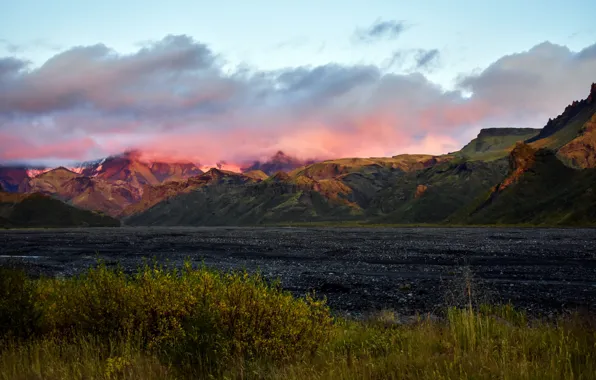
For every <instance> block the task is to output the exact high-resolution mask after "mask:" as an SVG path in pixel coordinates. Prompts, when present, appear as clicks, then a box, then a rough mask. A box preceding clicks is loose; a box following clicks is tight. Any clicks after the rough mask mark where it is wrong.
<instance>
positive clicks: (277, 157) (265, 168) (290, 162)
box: [241, 150, 314, 175]
mask: <svg viewBox="0 0 596 380" xmlns="http://www.w3.org/2000/svg"><path fill="white" fill-rule="evenodd" d="M312 163H314V161H313V160H306V161H303V160H299V159H297V158H295V157H290V156H288V155H286V154H285V153H284V152H282V151H281V150H280V151H278V152H277V153H276V154H274V155H273V156H272V157H271V158H270V159H269V160H267V161H265V162H260V161H255V162H253V163H252V164H251V165H250V166H246V167H243V168H241V171H242V172H249V171H254V170H261V171H262V172H264V173H265V174H267V175H272V174H275V173H276V172H279V171H283V172H289V171H292V170H294V169H297V168H300V167H302V166H305V165H309V164H312Z"/></svg>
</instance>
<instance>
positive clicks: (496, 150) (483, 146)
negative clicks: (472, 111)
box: [457, 128, 540, 161]
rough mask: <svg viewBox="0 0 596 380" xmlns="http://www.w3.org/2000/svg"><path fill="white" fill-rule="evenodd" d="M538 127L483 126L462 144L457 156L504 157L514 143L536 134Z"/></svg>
mask: <svg viewBox="0 0 596 380" xmlns="http://www.w3.org/2000/svg"><path fill="white" fill-rule="evenodd" d="M539 132H540V129H532V128H485V129H482V130H480V133H479V134H478V136H477V137H476V138H475V139H473V140H472V141H470V142H469V143H468V144H467V145H466V146H464V147H463V148H462V149H461V150H460V151H459V152H457V155H458V156H461V157H467V158H470V159H475V160H485V161H486V160H491V159H499V158H502V157H505V156H507V155H508V154H509V152H510V151H511V149H512V148H513V146H514V145H515V143H517V142H519V141H525V140H528V139H530V138H532V137H534V136H536V135H537V134H538V133H539Z"/></svg>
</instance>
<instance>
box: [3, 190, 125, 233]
mask: <svg viewBox="0 0 596 380" xmlns="http://www.w3.org/2000/svg"><path fill="white" fill-rule="evenodd" d="M118 226H120V221H118V220H117V219H114V218H112V217H109V216H106V215H103V214H99V213H96V212H93V211H87V210H81V209H78V208H76V207H73V206H70V205H68V204H66V203H64V202H61V201H59V200H57V199H54V198H51V197H49V196H46V195H42V194H8V193H2V192H0V227H5V228H6V227H8V228H17V227H18V228H23V227H27V228H30V227H118Z"/></svg>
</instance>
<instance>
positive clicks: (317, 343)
mask: <svg viewBox="0 0 596 380" xmlns="http://www.w3.org/2000/svg"><path fill="white" fill-rule="evenodd" d="M0 271H1V272H0V379H65V378H68V379H83V378H85V379H87V378H96V379H164V378H167V379H170V378H171V379H178V378H179V379H184V378H221V379H253V378H254V379H257V378H258V379H447V378H508V379H518V378H519V379H560V378H575V379H591V378H596V360H595V359H596V357H595V355H596V326H595V325H594V324H589V323H587V321H588V320H587V319H579V318H575V319H572V320H561V321H559V322H557V323H552V322H551V323H547V322H541V321H528V319H527V318H526V317H525V315H524V314H523V313H522V312H519V311H516V310H514V309H513V308H511V307H510V306H503V307H480V308H478V309H473V308H472V307H471V306H470V307H469V308H467V309H455V308H454V309H450V310H448V312H447V313H446V316H445V318H444V319H443V320H433V319H431V318H429V317H424V316H420V317H419V318H418V319H417V320H416V322H414V323H412V324H407V325H402V324H400V323H399V319H398V317H397V316H396V315H395V314H394V313H392V312H389V311H386V312H383V313H379V314H378V315H377V316H375V317H373V318H369V319H367V320H363V321H351V320H344V319H340V318H334V317H332V315H331V314H330V311H329V309H328V307H327V306H326V305H325V302H324V301H322V300H317V299H316V298H315V297H312V296H307V297H305V298H300V299H298V298H294V297H292V296H291V295H290V294H288V293H287V292H284V291H283V290H281V289H280V288H279V286H278V284H268V283H266V282H265V281H264V279H263V278H262V277H260V276H259V275H247V274H246V273H230V274H220V273H216V272H213V271H210V270H208V269H206V268H204V267H200V268H197V269H195V268H191V266H190V264H186V265H185V267H184V268H183V269H182V270H181V271H176V270H167V269H164V268H163V267H160V266H156V265H154V266H145V267H144V268H141V269H140V270H139V271H137V272H136V273H133V274H125V273H123V271H122V270H120V269H109V268H107V267H106V266H105V265H101V264H100V265H99V266H97V267H96V268H93V269H90V270H89V271H88V272H86V273H85V274H83V275H80V276H78V277H74V278H62V279H44V278H42V279H30V278H28V277H27V276H25V275H24V274H23V273H22V272H19V271H18V270H7V269H4V270H2V269H0Z"/></svg>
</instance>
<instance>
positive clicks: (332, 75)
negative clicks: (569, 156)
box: [0, 36, 596, 164]
mask: <svg viewBox="0 0 596 380" xmlns="http://www.w3.org/2000/svg"><path fill="white" fill-rule="evenodd" d="M593 51H594V47H588V48H586V49H584V50H583V51H581V52H577V53H576V52H572V51H570V50H569V49H567V48H566V47H563V46H558V45H554V44H550V43H544V44H540V45H538V46H535V47H534V48H532V49H530V50H529V51H526V52H522V53H517V54H512V55H509V56H505V57H502V58H501V59H499V60H497V61H496V62H494V63H493V64H492V65H490V66H489V67H487V68H486V69H485V70H483V71H482V72H479V73H477V74H474V75H467V76H464V77H462V78H461V79H460V81H459V89H461V90H462V91H466V92H469V93H471V94H472V96H471V97H464V96H462V94H461V92H460V91H459V90H456V91H450V92H447V91H445V90H444V89H442V88H441V87H440V86H438V85H436V84H435V83H433V82H431V81H429V80H428V79H427V78H426V77H425V76H424V75H423V74H421V73H420V72H419V71H421V70H423V69H424V70H428V68H432V67H433V65H436V62H437V59H438V57H439V52H438V51H437V50H425V51H422V50H411V51H406V52H396V53H395V55H394V59H396V60H397V59H401V58H403V57H406V61H407V62H408V64H411V65H412V67H416V66H418V71H417V72H411V73H409V74H407V75H397V74H386V73H384V72H383V70H381V68H379V67H376V66H366V65H352V66H346V65H338V64H327V65H322V66H315V67H295V68H287V69H283V70H277V71H260V70H257V69H254V68H250V67H246V66H245V67H243V68H241V69H239V70H237V71H235V72H232V73H229V72H227V71H225V70H223V69H222V65H223V61H222V60H221V58H220V57H219V56H218V55H217V54H215V53H213V52H212V51H211V50H210V49H209V48H208V47H207V46H205V45H204V44H201V43H199V42H197V41H194V40H193V39H191V38H189V37H187V36H168V37H166V38H164V39H163V40H161V41H157V42H152V43H148V44H144V45H143V46H142V47H141V48H139V50H138V51H136V52H134V53H132V54H119V53H118V52H116V51H114V50H112V49H110V48H109V47H106V46H104V45H101V44H98V45H93V46H81V47H75V48H72V49H69V50H67V51H64V52H61V53H59V54H56V55H55V56H54V57H52V58H51V59H49V60H48V61H47V62H45V63H44V64H43V65H41V66H40V67H38V68H31V67H29V66H28V64H27V62H25V61H21V60H18V59H16V58H4V59H0V84H1V85H0V160H9V159H10V160H26V159H36V160H41V159H48V160H51V159H70V158H73V159H74V158H76V159H77V160H86V159H92V158H98V156H102V155H107V154H112V153H118V152H120V151H124V150H126V149H131V148H139V149H141V150H143V151H147V152H151V153H152V154H153V155H154V156H160V155H161V157H162V158H163V157H164V156H167V157H169V158H181V159H182V158H184V159H193V160H196V161H200V162H203V163H206V164H209V163H211V164H215V163H217V162H220V161H221V160H225V161H226V162H227V163H230V164H233V163H238V162H244V161H246V160H247V159H253V158H258V157H261V156H263V155H265V156H266V155H270V154H273V153H275V152H276V151H278V150H282V151H284V152H286V153H288V154H290V155H294V156H298V157H300V158H327V157H339V156H344V157H345V156H381V155H392V154H398V153H404V152H409V153H414V152H426V153H442V152H447V151H453V150H455V149H457V148H459V147H460V146H461V145H463V143H464V142H465V141H459V140H458V139H457V138H456V137H453V136H459V135H461V134H462V133H464V132H465V131H466V130H467V129H468V128H471V127H473V128H479V127H483V126H495V125H511V126H531V127H540V126H541V125H543V124H544V121H545V120H547V119H548V117H552V116H553V115H556V114H558V113H559V112H560V110H562V109H563V107H564V106H565V105H566V104H568V103H569V102H570V101H571V100H573V99H580V98H582V97H585V95H586V92H587V90H588V87H589V84H590V83H592V82H593V81H596V78H594V75H595V74H594V73H596V58H595V57H594V55H593V54H592V52H593ZM404 54H405V55H404ZM64 152H67V153H64Z"/></svg>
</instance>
